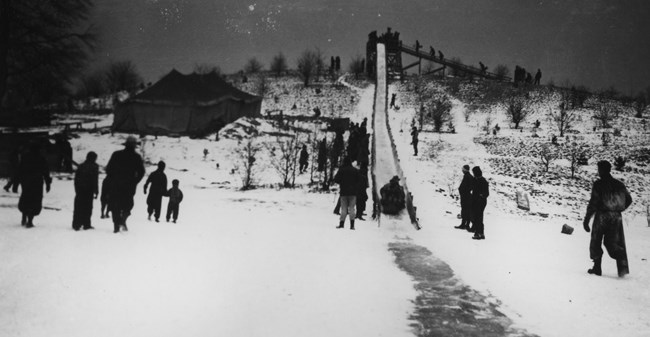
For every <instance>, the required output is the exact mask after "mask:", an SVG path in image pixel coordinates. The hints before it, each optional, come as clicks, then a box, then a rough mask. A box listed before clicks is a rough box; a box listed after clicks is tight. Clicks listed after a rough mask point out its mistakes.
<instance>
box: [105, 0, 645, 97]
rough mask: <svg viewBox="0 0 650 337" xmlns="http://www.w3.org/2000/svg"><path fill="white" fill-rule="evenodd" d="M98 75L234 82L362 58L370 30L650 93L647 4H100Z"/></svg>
mask: <svg viewBox="0 0 650 337" xmlns="http://www.w3.org/2000/svg"><path fill="white" fill-rule="evenodd" d="M93 22H94V24H95V25H96V26H97V28H98V29H99V30H100V35H101V48H100V50H99V51H98V55H97V59H96V61H97V62H96V64H104V63H106V62H107V61H108V60H123V59H130V60H132V61H134V62H135V64H136V65H137V67H138V69H139V70H140V72H141V73H142V74H143V75H144V77H145V80H146V81H156V80H157V79H158V78H160V77H161V76H162V75H164V74H165V73H167V72H168V71H169V70H170V69H171V68H177V69H179V70H181V71H183V72H189V71H191V69H192V67H193V65H194V64H195V63H209V64H215V65H218V66H220V67H221V69H222V70H223V71H225V72H228V73H230V72H234V71H237V70H239V69H241V68H242V67H243V65H244V63H245V62H246V60H247V59H249V58H251V57H257V58H258V59H259V60H260V61H262V63H264V64H265V66H267V67H268V63H269V61H270V60H271V58H272V56H273V55H275V54H277V53H278V52H280V51H282V52H283V53H284V54H285V55H286V56H287V58H288V61H289V65H290V67H292V68H293V67H295V60H296V58H297V56H298V55H299V53H300V52H301V51H303V50H304V49H306V48H314V47H319V48H320V49H321V51H322V52H323V53H324V55H325V56H326V57H327V59H329V56H330V55H340V56H341V59H342V64H343V66H344V67H347V64H348V63H349V61H350V59H351V58H352V57H353V56H355V55H357V54H359V55H364V56H365V43H366V39H367V36H368V33H369V32H371V31H372V30H377V31H379V32H383V31H385V29H386V27H389V26H390V27H392V28H393V30H397V31H399V32H400V34H401V37H402V40H403V41H404V43H414V42H415V40H416V39H418V40H419V41H420V43H422V44H423V45H424V46H425V49H428V47H429V45H433V46H434V48H436V50H437V49H439V48H440V49H442V51H443V53H444V54H445V56H446V57H447V58H451V57H459V58H460V59H461V60H463V61H464V62H465V63H468V64H478V62H479V61H482V62H483V63H485V64H486V65H488V66H490V68H491V69H492V68H494V66H495V65H497V64H500V63H502V64H505V65H507V66H508V67H509V68H510V70H511V72H512V70H513V69H514V65H515V64H518V65H521V66H523V67H525V68H527V69H528V70H529V71H530V72H531V73H533V74H534V72H535V71H536V70H537V68H541V69H542V72H543V74H544V77H543V78H542V82H546V81H548V80H549V79H553V80H554V81H555V83H556V84H565V81H567V80H569V81H571V83H575V84H584V85H586V86H588V87H590V88H592V89H600V88H605V87H609V86H615V87H616V88H617V89H619V90H620V91H621V92H623V93H625V94H636V93H637V92H638V91H640V90H642V89H643V88H645V87H647V86H650V1H646V0H616V1H615V0H573V1H572V0H567V1H546V0H537V1H528V0H404V1H398V0H304V1H287V0H279V1H268V0H250V1H246V0H96V9H95V13H94V15H93Z"/></svg>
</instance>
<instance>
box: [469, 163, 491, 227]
mask: <svg viewBox="0 0 650 337" xmlns="http://www.w3.org/2000/svg"><path fill="white" fill-rule="evenodd" d="M472 173H474V189H473V190H472V224H473V227H472V229H473V230H474V236H473V237H472V239H474V240H484V239H485V225H484V224H483V211H485V206H487V198H488V196H490V187H489V184H488V182H487V180H485V178H484V177H483V172H482V171H481V168H480V167H478V166H474V167H473V168H472Z"/></svg>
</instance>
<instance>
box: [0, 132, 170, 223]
mask: <svg viewBox="0 0 650 337" xmlns="http://www.w3.org/2000/svg"><path fill="white" fill-rule="evenodd" d="M137 144H138V142H137V140H136V138H135V137H133V136H129V137H128V138H127V139H126V141H125V142H124V144H123V145H124V149H122V150H119V151H115V152H114V153H113V154H112V156H111V158H110V160H109V161H108V164H107V165H106V178H105V179H104V181H103V183H102V190H101V204H102V208H101V217H102V218H105V217H107V216H108V214H109V213H110V214H111V218H112V220H113V232H114V233H118V232H120V230H122V231H126V230H128V228H127V225H126V220H127V219H128V217H129V216H130V215H131V210H132V209H133V206H134V201H133V198H134V196H135V193H136V187H137V185H138V183H139V182H140V181H141V180H142V178H143V177H144V174H145V168H144V162H143V160H142V157H141V156H140V154H138V153H137V152H136V147H137ZM164 169H165V163H164V162H162V161H161V162H159V163H158V169H157V170H156V171H155V172H153V173H152V174H151V175H150V176H149V178H148V179H147V182H146V183H145V186H144V193H145V194H147V188H148V187H150V188H149V196H148V197H147V205H148V213H149V218H150V219H151V215H152V214H153V215H155V218H156V221H159V217H160V209H161V203H162V197H163V196H166V197H169V203H168V205H167V221H169V220H170V219H173V221H174V222H176V220H177V219H178V208H179V204H180V202H181V201H182V200H183V192H182V191H181V190H180V189H179V188H178V186H179V181H178V180H177V179H174V180H173V181H172V188H171V189H167V177H166V175H165V173H164ZM98 180H99V165H97V154H96V153H95V152H93V151H90V152H89V153H88V154H87V155H86V160H85V161H84V162H83V163H81V164H79V165H78V168H77V171H76V173H75V177H74V190H75V199H74V210H73V215H72V228H73V229H74V230H75V231H78V230H80V229H84V230H89V229H94V227H93V226H92V223H91V215H92V209H93V200H94V199H97V197H98V195H99V186H98ZM51 183H52V178H51V177H50V170H49V168H48V164H47V161H46V159H45V157H44V156H43V154H42V153H41V146H40V143H39V142H36V141H32V142H30V145H29V146H28V151H27V152H26V153H25V154H23V155H21V157H20V161H19V164H18V169H17V170H16V173H15V174H14V175H13V177H11V179H10V182H9V184H7V186H5V190H9V188H12V191H13V192H14V193H16V192H18V187H19V186H20V187H21V195H20V199H19V201H18V209H19V210H20V212H21V213H22V221H21V224H22V225H23V226H25V227H27V228H31V227H34V223H33V219H34V217H35V216H37V215H39V214H40V212H41V210H42V208H43V185H45V191H46V192H49V191H50V186H51Z"/></svg>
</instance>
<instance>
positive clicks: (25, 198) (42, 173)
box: [12, 141, 52, 228]
mask: <svg viewBox="0 0 650 337" xmlns="http://www.w3.org/2000/svg"><path fill="white" fill-rule="evenodd" d="M43 183H45V191H47V192H50V185H51V184H52V178H51V177H50V169H49V167H48V165H47V160H46V159H45V157H44V156H43V155H42V154H41V146H40V144H39V143H38V142H36V141H34V142H32V143H31V144H30V145H29V150H28V151H27V153H25V154H24V155H23V156H22V157H21V158H20V163H19V164H18V171H17V172H16V176H15V180H14V184H13V186H12V190H13V191H14V192H18V186H20V188H21V194H20V199H19V200H18V209H19V210H20V212H21V213H22V214H23V219H22V221H21V224H22V225H23V226H25V227H26V228H32V227H34V217H35V216H37V215H39V214H41V210H42V209H43Z"/></svg>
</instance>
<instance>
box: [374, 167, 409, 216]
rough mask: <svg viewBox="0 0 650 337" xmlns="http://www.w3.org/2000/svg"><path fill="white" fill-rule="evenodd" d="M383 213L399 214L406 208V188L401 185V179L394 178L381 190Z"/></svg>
mask: <svg viewBox="0 0 650 337" xmlns="http://www.w3.org/2000/svg"><path fill="white" fill-rule="evenodd" d="M379 194H380V195H381V211H382V213H385V214H397V213H399V212H400V211H401V210H403V209H404V208H405V207H406V195H405V194H404V188H403V187H402V186H400V185H399V177H398V176H393V178H391V179H390V182H388V183H387V184H386V185H384V186H383V187H382V188H381V189H380V190H379Z"/></svg>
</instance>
